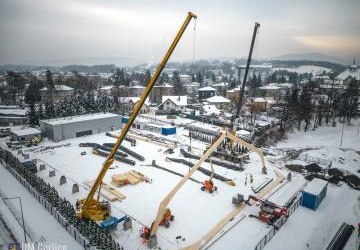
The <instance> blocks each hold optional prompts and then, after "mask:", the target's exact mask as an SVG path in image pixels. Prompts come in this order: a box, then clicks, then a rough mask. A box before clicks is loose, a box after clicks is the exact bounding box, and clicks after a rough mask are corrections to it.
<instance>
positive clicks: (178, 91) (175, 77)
mask: <svg viewBox="0 0 360 250" xmlns="http://www.w3.org/2000/svg"><path fill="white" fill-rule="evenodd" d="M173 84H174V92H175V93H176V94H177V95H182V94H184V87H183V86H182V84H181V81H180V75H179V72H177V71H174V74H173Z"/></svg>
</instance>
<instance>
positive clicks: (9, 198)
mask: <svg viewBox="0 0 360 250" xmlns="http://www.w3.org/2000/svg"><path fill="white" fill-rule="evenodd" d="M3 199H4V200H14V199H19V202H20V211H21V219H22V228H23V231H24V239H25V243H27V239H26V230H25V222H24V213H23V209H22V203H21V197H7V198H3Z"/></svg>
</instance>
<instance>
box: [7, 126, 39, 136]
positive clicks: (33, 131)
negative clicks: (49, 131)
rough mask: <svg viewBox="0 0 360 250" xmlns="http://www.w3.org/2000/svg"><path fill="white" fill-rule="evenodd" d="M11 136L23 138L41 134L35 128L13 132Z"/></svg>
mask: <svg viewBox="0 0 360 250" xmlns="http://www.w3.org/2000/svg"><path fill="white" fill-rule="evenodd" d="M13 134H15V135H17V136H25V135H34V134H41V131H40V130H39V129H36V128H25V129H21V130H16V131H13Z"/></svg>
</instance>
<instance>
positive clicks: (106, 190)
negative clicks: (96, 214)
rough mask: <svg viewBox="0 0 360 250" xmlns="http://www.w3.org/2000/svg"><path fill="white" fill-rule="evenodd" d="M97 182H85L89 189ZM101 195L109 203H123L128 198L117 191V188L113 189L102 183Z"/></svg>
mask: <svg viewBox="0 0 360 250" xmlns="http://www.w3.org/2000/svg"><path fill="white" fill-rule="evenodd" d="M94 182H95V180H87V181H84V185H85V186H87V187H88V188H91V187H92V186H93V185H94ZM100 195H101V196H102V197H104V198H105V199H107V200H108V201H111V202H113V201H122V200H124V199H125V198H126V196H125V195H124V194H122V193H121V192H119V191H118V190H116V189H115V188H113V187H111V186H110V185H108V184H106V183H102V185H101V190H100Z"/></svg>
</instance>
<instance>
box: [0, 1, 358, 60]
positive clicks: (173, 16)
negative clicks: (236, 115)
mask: <svg viewBox="0 0 360 250" xmlns="http://www.w3.org/2000/svg"><path fill="white" fill-rule="evenodd" d="M189 10H191V11H193V12H194V13H195V14H197V15H198V20H197V24H196V46H195V59H200V58H213V57H245V56H246V55H247V53H248V49H249V43H250V39H251V33H252V29H253V26H254V22H255V21H258V22H260V23H261V28H260V36H259V39H258V41H257V44H256V50H255V57H256V58H258V59H261V58H271V57H275V56H279V55H282V54H286V53H306V52H319V53H324V54H328V55H331V56H336V57H341V58H349V59H350V58H351V57H353V56H356V57H359V56H360V15H359V14H358V12H359V10H360V1H359V0H301V1H300V0H299V1H295V0H272V1H270V0H252V1H243V0H222V1H220V0H218V1H215V0H161V1H160V0H159V1H156V0H153V1H149V0H146V1H145V0H136V1H134V0H121V1H120V0H102V1H100V0H98V1H95V0H0V34H1V35H0V64H5V63H19V62H30V61H48V60H60V59H71V58H89V57H130V58H138V59H141V60H146V61H148V62H155V61H158V60H159V59H160V58H161V56H162V55H163V54H164V52H165V50H166V49H167V47H168V46H169V44H170V42H171V40H172V38H173V37H174V35H175V34H176V32H177V31H178V29H179V27H180V25H181V24H182V22H183V20H184V18H185V17H186V14H187V11H189ZM192 58H193V23H191V24H190V26H189V28H188V29H187V31H186V34H185V35H184V37H183V39H182V40H181V42H180V44H179V46H178V48H177V49H176V52H175V53H174V56H173V57H172V59H173V60H191V59H192Z"/></svg>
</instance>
